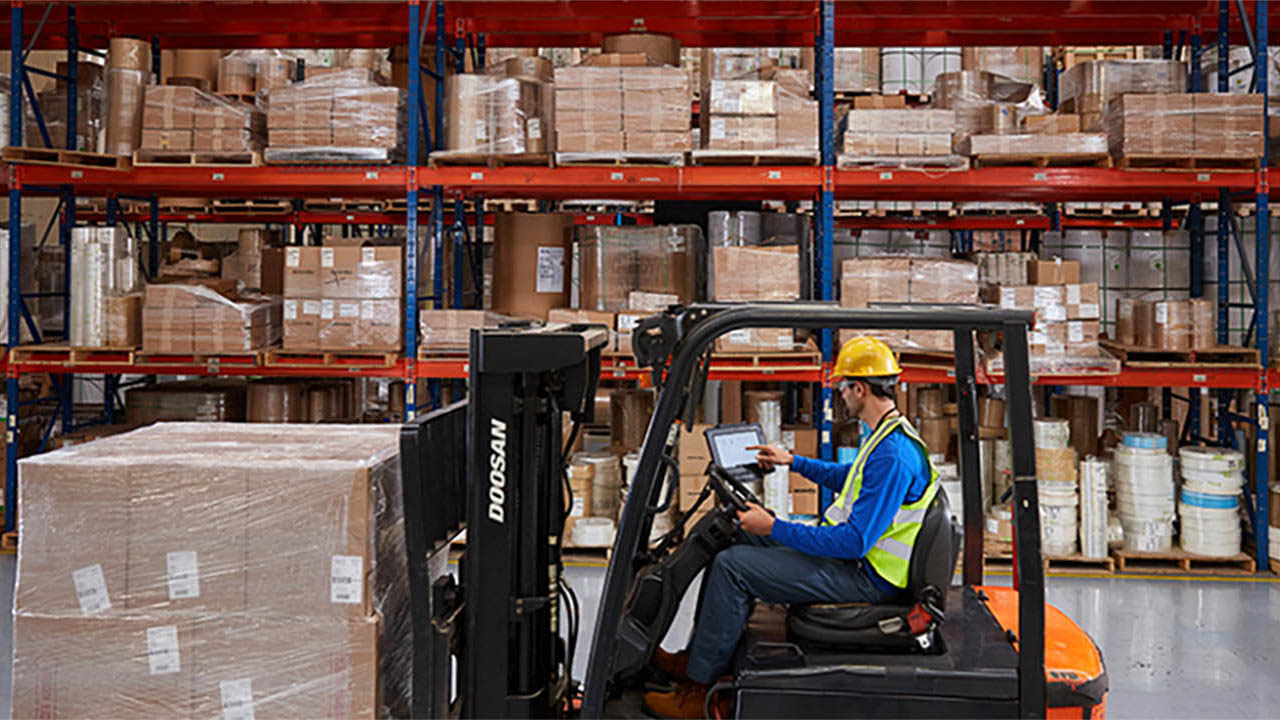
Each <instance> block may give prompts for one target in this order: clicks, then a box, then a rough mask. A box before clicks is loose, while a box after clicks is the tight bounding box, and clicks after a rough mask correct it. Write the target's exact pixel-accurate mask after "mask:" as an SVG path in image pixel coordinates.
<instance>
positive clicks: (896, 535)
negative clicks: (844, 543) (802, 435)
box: [823, 416, 938, 588]
mask: <svg viewBox="0 0 1280 720" xmlns="http://www.w3.org/2000/svg"><path fill="white" fill-rule="evenodd" d="M899 428H901V430H902V432H903V434H905V435H906V436H907V438H908V439H910V440H911V441H912V443H914V444H915V445H916V447H917V448H919V450H920V454H921V455H923V456H924V461H925V465H926V466H928V468H929V485H928V487H926V488H925V491H924V493H922V494H921V495H920V499H919V500H916V501H915V502H912V503H906V504H904V505H903V506H902V507H900V508H898V512H897V513H895V514H894V516H893V522H891V523H889V527H888V529H886V530H885V531H884V534H883V535H881V536H880V539H879V540H877V541H876V542H875V544H874V545H873V546H872V547H871V548H870V549H869V550H868V551H867V555H866V558H867V562H869V563H871V567H873V568H875V570H876V572H877V573H879V574H880V577H883V578H884V579H885V580H888V581H889V582H890V583H892V584H893V585H894V586H895V587H900V588H901V587H906V586H907V576H908V574H909V571H910V566H911V549H912V547H913V546H914V545H915V541H916V536H917V535H919V534H920V527H921V526H922V525H923V523H924V516H925V512H926V511H928V509H929V503H931V502H933V498H934V496H935V495H937V493H938V471H937V470H935V469H934V467H933V463H932V462H931V461H930V460H929V450H928V448H927V447H926V446H925V444H924V441H923V440H921V439H920V436H919V434H917V433H916V429H915V428H914V427H912V426H911V423H909V422H907V420H906V418H903V417H901V416H899V417H896V418H894V419H892V420H890V421H889V422H887V423H884V424H883V425H881V427H879V428H877V429H876V431H875V432H873V433H872V434H871V437H870V438H868V439H867V442H865V443H863V444H862V447H861V448H860V449H859V450H858V454H857V456H856V457H855V458H854V460H853V465H852V466H851V467H850V468H849V474H848V475H847V476H846V477H845V481H844V488H843V489H841V491H840V495H839V496H837V497H836V499H835V502H833V503H831V506H830V507H828V508H827V512H826V514H825V515H824V516H823V519H824V521H825V523H826V524H827V525H838V524H840V523H842V522H844V521H846V520H848V519H849V513H850V512H852V510H853V505H854V503H856V502H857V501H858V496H859V495H860V494H861V493H862V471H863V469H864V468H865V467H866V465H867V459H868V458H870V456H871V453H872V452H873V451H875V449H876V447H877V446H878V445H879V444H880V441H881V440H884V439H885V438H886V437H888V436H889V433H891V432H893V431H894V430H897V429H899Z"/></svg>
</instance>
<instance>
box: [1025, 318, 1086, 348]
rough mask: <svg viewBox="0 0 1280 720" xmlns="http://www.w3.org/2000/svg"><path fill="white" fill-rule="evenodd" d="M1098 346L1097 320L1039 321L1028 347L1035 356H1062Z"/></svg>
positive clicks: (1029, 335)
mask: <svg viewBox="0 0 1280 720" xmlns="http://www.w3.org/2000/svg"><path fill="white" fill-rule="evenodd" d="M1097 344H1098V322H1097V321H1096V320H1068V321H1066V322H1040V321H1037V322H1036V326H1035V327H1034V328H1032V329H1031V332H1030V333H1029V334H1028V335H1027V346H1028V347H1029V348H1030V351H1031V354H1033V355H1061V354H1064V353H1070V352H1072V351H1074V350H1079V349H1082V348H1087V347H1091V346H1096V345H1097Z"/></svg>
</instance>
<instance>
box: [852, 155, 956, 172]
mask: <svg viewBox="0 0 1280 720" xmlns="http://www.w3.org/2000/svg"><path fill="white" fill-rule="evenodd" d="M836 167H839V168H840V169H842V170H885V171H889V170H968V169H969V158H967V157H964V156H963V155H907V156H902V157H884V156H880V155H852V154H847V153H846V154H842V155H840V156H838V157H837V158H836Z"/></svg>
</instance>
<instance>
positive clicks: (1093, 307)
mask: <svg viewBox="0 0 1280 720" xmlns="http://www.w3.org/2000/svg"><path fill="white" fill-rule="evenodd" d="M1080 317H1082V318H1084V319H1085V320H1097V319H1098V304H1097V303H1084V304H1083V305H1081V306H1080Z"/></svg>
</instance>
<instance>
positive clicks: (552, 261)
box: [537, 247, 564, 293]
mask: <svg viewBox="0 0 1280 720" xmlns="http://www.w3.org/2000/svg"><path fill="white" fill-rule="evenodd" d="M537 291H538V292H540V293H558V292H563V291H564V248H562V247H540V248H538V290H537Z"/></svg>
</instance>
